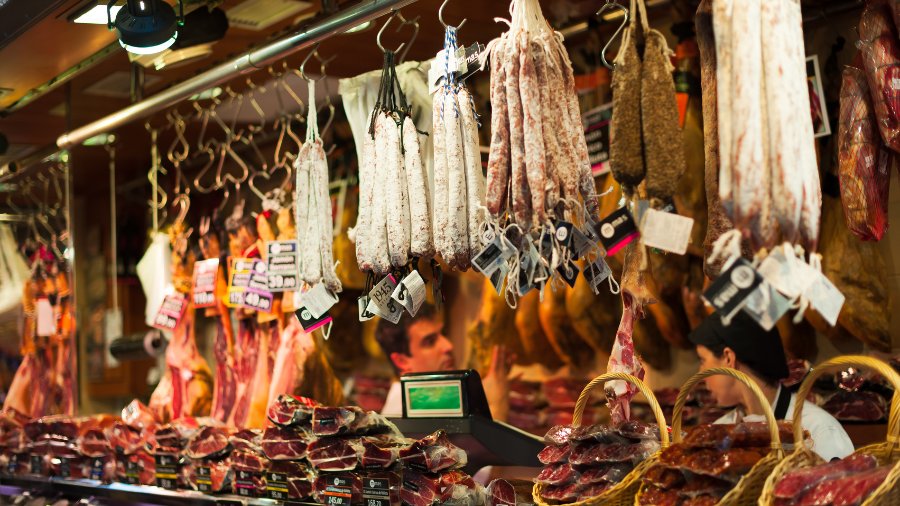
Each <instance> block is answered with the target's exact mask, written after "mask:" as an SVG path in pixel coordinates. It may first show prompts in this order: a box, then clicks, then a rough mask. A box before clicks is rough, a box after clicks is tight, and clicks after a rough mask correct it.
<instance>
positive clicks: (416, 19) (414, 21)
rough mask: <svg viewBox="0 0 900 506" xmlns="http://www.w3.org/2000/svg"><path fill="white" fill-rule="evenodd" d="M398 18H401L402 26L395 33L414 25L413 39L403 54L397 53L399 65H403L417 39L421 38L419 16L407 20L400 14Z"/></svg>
mask: <svg viewBox="0 0 900 506" xmlns="http://www.w3.org/2000/svg"><path fill="white" fill-rule="evenodd" d="M398 17H399V18H400V24H399V25H397V29H396V30H394V32H399V31H400V30H402V29H403V27H404V26H406V25H412V27H413V34H412V37H410V39H409V41H408V42H407V43H406V48H404V49H403V51H402V52H398V53H397V57H398V58H397V61H398V62H399V63H403V62H404V61H405V60H406V54H407V53H409V50H410V48H411V47H412V45H413V43H415V41H416V38H417V37H418V36H419V16H416V17H414V18H413V19H406V18H404V17H403V14H398Z"/></svg>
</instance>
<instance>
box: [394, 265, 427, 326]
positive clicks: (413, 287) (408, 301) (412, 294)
mask: <svg viewBox="0 0 900 506" xmlns="http://www.w3.org/2000/svg"><path fill="white" fill-rule="evenodd" d="M391 298H392V299H394V300H395V301H397V303H399V304H400V305H401V306H403V308H404V309H406V312H408V313H409V314H410V316H415V315H416V313H418V312H419V308H421V307H422V304H423V303H425V280H424V279H422V275H421V274H419V271H416V270H413V271H412V272H410V273H409V274H407V275H406V276H405V277H404V278H403V279H402V280H400V283H398V284H397V288H394V291H393V293H391Z"/></svg>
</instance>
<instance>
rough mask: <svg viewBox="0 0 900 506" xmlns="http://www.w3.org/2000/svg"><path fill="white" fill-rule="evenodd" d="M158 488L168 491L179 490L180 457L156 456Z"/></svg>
mask: <svg viewBox="0 0 900 506" xmlns="http://www.w3.org/2000/svg"><path fill="white" fill-rule="evenodd" d="M155 459H156V486H157V487H160V488H164V489H166V490H177V489H178V457H176V456H174V455H156V457H155Z"/></svg>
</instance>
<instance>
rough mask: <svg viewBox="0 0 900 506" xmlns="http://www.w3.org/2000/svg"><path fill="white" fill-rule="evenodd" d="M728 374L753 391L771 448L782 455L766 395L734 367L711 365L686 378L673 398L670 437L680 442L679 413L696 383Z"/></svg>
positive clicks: (776, 423) (782, 451)
mask: <svg viewBox="0 0 900 506" xmlns="http://www.w3.org/2000/svg"><path fill="white" fill-rule="evenodd" d="M720 375H721V376H730V377H732V378H734V379H736V380H738V381H740V382H741V383H743V384H744V386H746V387H747V388H749V389H750V391H751V392H753V395H755V396H756V398H757V399H759V401H760V405H762V408H763V414H764V415H765V417H766V423H767V424H768V426H769V437H771V443H770V444H771V447H772V449H773V450H775V451H776V452H778V454H779V455H782V456H783V455H784V448H782V446H781V437H780V436H779V434H778V421H777V420H775V413H774V412H772V406H770V405H769V400H768V399H766V395H765V394H764V393H763V391H762V390H761V389H760V388H759V385H757V384H756V382H755V381H753V380H752V379H750V378H749V377H748V376H747V375H746V374H744V373H742V372H741V371H738V370H736V369H731V368H730V367H712V368H710V369H706V370H703V371H700V372H698V373H697V374H695V375H693V376H691V377H690V378H688V380H687V381H686V382H685V383H684V385H682V387H681V390H679V392H678V397H677V398H676V399H675V411H674V412H673V413H672V432H673V434H672V438H673V440H674V442H675V443H680V442H681V415H682V413H683V411H684V405H685V403H686V402H687V397H688V394H690V393H691V390H693V389H694V387H695V386H697V384H698V383H700V382H701V381H703V380H705V379H706V378H708V377H710V376H720Z"/></svg>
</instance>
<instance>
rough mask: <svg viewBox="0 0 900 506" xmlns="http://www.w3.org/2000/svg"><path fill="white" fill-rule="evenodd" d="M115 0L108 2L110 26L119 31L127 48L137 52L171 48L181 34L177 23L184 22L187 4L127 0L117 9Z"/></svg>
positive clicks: (181, 23)
mask: <svg viewBox="0 0 900 506" xmlns="http://www.w3.org/2000/svg"><path fill="white" fill-rule="evenodd" d="M115 3H116V0H110V2H109V4H108V5H107V6H106V9H107V10H106V13H107V18H106V20H107V27H108V28H109V29H110V30H112V29H113V28H115V29H116V31H118V32H119V44H121V45H122V47H124V48H125V50H126V51H128V52H130V53H136V54H155V53H159V52H160V51H163V50H165V49H167V48H169V47H170V46H171V45H172V44H174V43H175V39H176V38H177V37H178V27H179V26H182V25H184V5H183V4H182V1H181V0H178V11H179V13H178V15H177V16H176V14H175V9H174V8H173V7H172V6H171V5H169V4H167V3H166V2H164V1H163V0H128V1H127V2H126V3H125V6H124V7H123V8H122V9H120V10H119V12H118V13H116V16H115V21H113V14H112V9H113V7H114V4H115Z"/></svg>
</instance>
